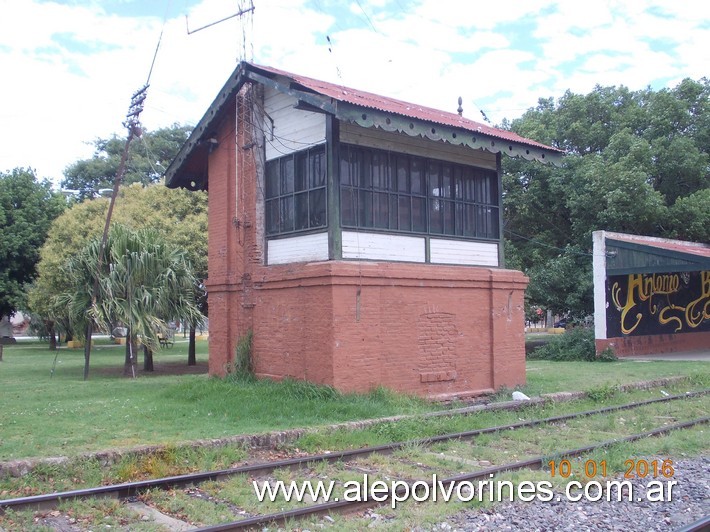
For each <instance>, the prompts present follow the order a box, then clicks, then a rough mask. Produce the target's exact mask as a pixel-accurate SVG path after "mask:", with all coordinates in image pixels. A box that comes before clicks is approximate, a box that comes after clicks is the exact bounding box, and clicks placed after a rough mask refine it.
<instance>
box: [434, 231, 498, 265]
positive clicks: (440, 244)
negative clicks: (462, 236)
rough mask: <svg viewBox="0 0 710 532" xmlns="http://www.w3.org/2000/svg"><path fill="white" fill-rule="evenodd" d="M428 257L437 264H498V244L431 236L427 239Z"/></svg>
mask: <svg viewBox="0 0 710 532" xmlns="http://www.w3.org/2000/svg"><path fill="white" fill-rule="evenodd" d="M429 259H430V260H431V262H433V263H438V264H466V265H470V266H498V244H494V243H492V242H466V241H464V240H444V239H440V238H432V239H431V240H430V241H429Z"/></svg>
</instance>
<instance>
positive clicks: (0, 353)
mask: <svg viewBox="0 0 710 532" xmlns="http://www.w3.org/2000/svg"><path fill="white" fill-rule="evenodd" d="M2 347H3V346H2V344H0V362H2Z"/></svg>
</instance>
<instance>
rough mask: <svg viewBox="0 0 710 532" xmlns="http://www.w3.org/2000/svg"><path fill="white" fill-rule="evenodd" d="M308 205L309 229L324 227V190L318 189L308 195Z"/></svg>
mask: <svg viewBox="0 0 710 532" xmlns="http://www.w3.org/2000/svg"><path fill="white" fill-rule="evenodd" d="M308 195H309V204H310V218H309V225H310V227H324V226H325V225H326V217H325V189H324V188H319V189H317V190H312V191H311V192H309V193H308Z"/></svg>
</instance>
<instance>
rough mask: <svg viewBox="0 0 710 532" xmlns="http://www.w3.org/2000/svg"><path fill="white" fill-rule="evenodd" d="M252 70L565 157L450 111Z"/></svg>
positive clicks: (287, 74)
mask: <svg viewBox="0 0 710 532" xmlns="http://www.w3.org/2000/svg"><path fill="white" fill-rule="evenodd" d="M251 66H252V67H254V68H256V69H259V70H262V71H264V72H270V73H272V74H276V75H279V76H284V77H286V78H289V79H291V81H292V82H295V83H297V84H299V85H302V86H303V87H305V88H307V89H309V90H311V91H313V92H316V93H318V94H321V95H323V96H327V97H329V98H333V99H335V100H338V101H341V102H347V103H350V104H353V105H358V106H361V107H367V108H370V109H376V110H378V111H384V112H388V113H394V114H398V115H402V116H407V117H409V118H416V119H419V120H424V121H427V122H432V123H435V124H441V125H445V126H451V127H456V128H461V129H465V130H467V131H472V132H475V133H480V134H482V135H487V136H489V137H494V138H498V139H502V140H506V141H510V142H515V143H518V144H525V145H528V146H534V147H536V148H543V149H546V150H550V151H554V152H558V153H563V150H560V149H558V148H553V147H551V146H547V145H545V144H542V143H540V142H537V141H534V140H531V139H528V138H525V137H521V136H520V135H518V134H516V133H513V132H512V131H506V130H504V129H498V128H495V127H492V126H489V125H486V124H482V123H480V122H476V121H474V120H469V119H468V118H464V117H462V116H459V115H457V114H455V113H447V112H446V111H440V110H438V109H433V108H431V107H425V106H423V105H417V104H414V103H409V102H404V101H402V100H396V99H394V98H387V97H385V96H380V95H378V94H373V93H371V92H366V91H361V90H357V89H352V88H350V87H345V86H343V85H336V84H333V83H328V82H326V81H320V80H317V79H313V78H309V77H306V76H301V75H299V74H292V73H290V72H286V71H283V70H279V69H277V68H273V67H267V66H262V65H255V64H251Z"/></svg>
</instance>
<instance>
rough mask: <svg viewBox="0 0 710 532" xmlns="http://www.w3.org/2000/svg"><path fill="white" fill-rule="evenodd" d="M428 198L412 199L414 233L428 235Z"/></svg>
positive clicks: (415, 197)
mask: <svg viewBox="0 0 710 532" xmlns="http://www.w3.org/2000/svg"><path fill="white" fill-rule="evenodd" d="M426 230H427V228H426V198H425V197H423V196H420V197H417V196H413V197H412V231H416V232H418V233H426Z"/></svg>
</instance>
